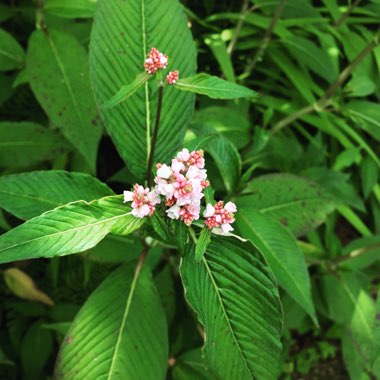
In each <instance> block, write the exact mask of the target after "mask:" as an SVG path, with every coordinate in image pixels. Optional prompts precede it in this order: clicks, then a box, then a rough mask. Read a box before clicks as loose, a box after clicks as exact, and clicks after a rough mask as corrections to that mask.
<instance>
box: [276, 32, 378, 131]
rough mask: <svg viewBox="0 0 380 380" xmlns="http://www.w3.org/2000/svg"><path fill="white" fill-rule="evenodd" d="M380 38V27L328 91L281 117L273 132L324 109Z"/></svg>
mask: <svg viewBox="0 0 380 380" xmlns="http://www.w3.org/2000/svg"><path fill="white" fill-rule="evenodd" d="M379 38H380V29H379V30H378V32H377V33H376V35H375V38H374V39H373V40H372V41H371V42H370V43H369V44H368V45H367V46H366V47H365V48H364V49H363V50H362V51H361V52H360V53H359V54H358V55H357V56H356V57H355V58H354V60H353V61H352V62H351V63H350V64H349V65H348V66H347V67H346V68H345V69H344V70H343V71H342V72H341V73H340V74H339V76H338V79H337V80H336V81H335V82H334V83H333V84H332V85H331V86H330V87H329V88H328V89H327V90H326V92H325V93H324V94H323V95H322V96H321V97H320V98H319V100H318V101H316V102H315V103H313V104H309V105H308V106H306V107H304V108H301V109H300V110H298V111H296V112H294V113H293V114H291V115H289V116H287V117H285V118H283V119H281V120H280V121H279V122H278V123H277V124H275V126H274V127H273V129H272V131H271V133H272V134H274V133H277V132H278V131H280V130H281V129H283V128H284V127H286V126H287V125H289V124H290V123H292V122H294V121H295V120H297V119H299V118H300V117H302V116H305V115H307V114H309V113H311V112H313V111H317V112H321V111H323V110H324V109H325V108H326V107H327V106H328V104H329V102H330V99H331V98H332V97H333V95H334V94H335V92H336V91H337V90H338V89H339V87H340V86H342V85H343V83H344V82H345V81H346V80H347V79H348V77H349V76H350V75H351V74H352V72H353V71H354V70H355V68H356V67H357V66H358V65H359V63H360V62H361V61H363V59H364V58H365V57H367V55H368V54H369V53H371V51H372V50H373V49H374V48H375V47H376V46H377V45H378V43H379Z"/></svg>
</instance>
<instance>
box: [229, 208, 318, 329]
mask: <svg viewBox="0 0 380 380" xmlns="http://www.w3.org/2000/svg"><path fill="white" fill-rule="evenodd" d="M238 211H239V212H238V213H237V214H236V224H237V227H238V229H239V231H240V232H241V234H242V236H243V237H245V238H247V239H249V240H251V241H252V243H253V244H254V245H255V246H256V247H257V248H259V249H260V251H261V252H262V254H263V255H264V257H265V258H266V260H267V261H268V263H269V266H270V267H271V269H272V270H273V273H274V275H275V277H276V280H277V281H278V283H279V284H280V285H281V286H282V287H283V288H284V289H285V291H286V292H287V293H288V294H289V295H290V296H291V297H292V298H293V299H294V301H296V302H297V303H298V304H299V305H300V306H301V307H302V308H303V309H304V310H305V311H306V312H307V313H308V314H309V315H310V317H311V319H312V320H313V322H314V323H315V324H316V325H318V321H317V316H316V314H315V309H314V304H313V300H312V297H311V285H310V277H309V273H308V271H307V267H306V262H305V258H304V256H303V254H302V252H301V250H300V248H299V246H298V245H297V241H296V240H295V239H294V237H293V236H292V234H291V233H290V232H289V231H288V230H287V229H286V228H285V227H283V226H282V225H281V224H280V223H279V222H277V221H276V220H272V219H271V218H269V217H267V216H265V215H262V214H260V213H259V212H257V211H254V210H252V209H247V208H244V207H241V208H239V209H238Z"/></svg>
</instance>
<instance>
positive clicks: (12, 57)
mask: <svg viewBox="0 0 380 380" xmlns="http://www.w3.org/2000/svg"><path fill="white" fill-rule="evenodd" d="M0 55H2V56H3V57H6V58H8V59H11V60H12V61H15V62H16V63H19V64H22V62H23V60H22V58H21V59H18V58H17V57H16V56H15V55H13V54H11V53H9V52H7V51H5V50H3V49H0Z"/></svg>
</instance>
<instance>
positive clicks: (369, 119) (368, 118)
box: [349, 109, 380, 128]
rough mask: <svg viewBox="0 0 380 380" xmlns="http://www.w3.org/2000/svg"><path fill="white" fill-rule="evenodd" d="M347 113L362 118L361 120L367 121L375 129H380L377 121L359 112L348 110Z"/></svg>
mask: <svg viewBox="0 0 380 380" xmlns="http://www.w3.org/2000/svg"><path fill="white" fill-rule="evenodd" d="M349 113H351V114H353V115H354V116H358V117H360V118H362V119H363V120H366V121H369V122H370V123H372V124H374V125H375V126H376V127H379V128H380V123H379V122H378V121H377V120H375V119H373V118H372V117H371V116H368V115H366V114H364V113H362V112H360V111H355V110H353V109H350V110H349Z"/></svg>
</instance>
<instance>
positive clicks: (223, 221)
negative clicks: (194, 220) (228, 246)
mask: <svg viewBox="0 0 380 380" xmlns="http://www.w3.org/2000/svg"><path fill="white" fill-rule="evenodd" d="M236 211H237V209H236V205H235V203H232V202H227V204H226V205H225V206H224V203H223V201H219V202H217V203H216V204H215V206H212V205H211V204H207V206H206V210H205V212H204V213H203V216H204V217H205V218H206V220H205V225H206V226H207V227H208V228H209V229H210V230H212V229H214V228H215V229H216V230H217V231H219V232H220V233H222V234H226V233H228V232H230V231H233V230H234V229H233V228H232V226H231V224H232V223H233V222H234V221H235V218H234V213H235V212H236Z"/></svg>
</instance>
